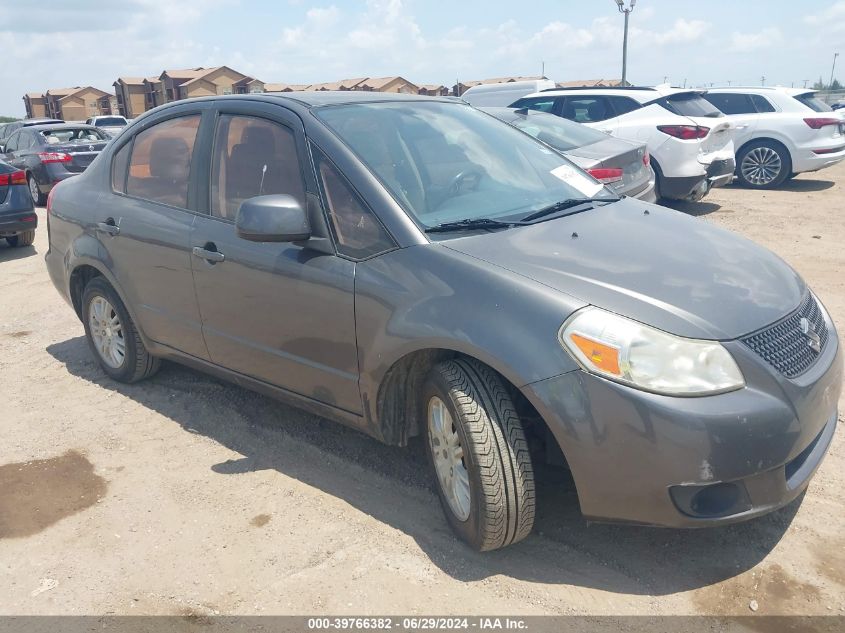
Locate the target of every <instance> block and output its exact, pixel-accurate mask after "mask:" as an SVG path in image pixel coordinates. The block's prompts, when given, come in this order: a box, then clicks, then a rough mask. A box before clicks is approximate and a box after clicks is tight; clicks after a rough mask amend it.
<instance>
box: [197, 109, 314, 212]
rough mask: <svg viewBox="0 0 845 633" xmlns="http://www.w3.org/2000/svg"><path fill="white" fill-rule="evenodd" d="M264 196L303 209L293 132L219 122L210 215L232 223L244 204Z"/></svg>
mask: <svg viewBox="0 0 845 633" xmlns="http://www.w3.org/2000/svg"><path fill="white" fill-rule="evenodd" d="M270 194H287V195H290V196H293V197H294V198H295V199H296V200H297V201H298V202H299V204H301V205H302V206H303V207H305V184H304V183H303V180H302V170H301V169H300V166H299V156H298V154H297V152H296V139H295V138H294V135H293V132H291V130H290V129H288V128H286V127H285V126H283V125H281V124H279V123H275V122H273V121H268V120H267V119H260V118H257V117H251V116H237V115H229V114H226V115H223V116H221V117H220V118H219V119H218V121H217V131H216V133H215V138H214V156H213V159H212V166H211V214H212V215H214V216H217V217H220V218H226V219H228V220H234V219H235V216H237V214H238V209H239V208H240V206H241V203H242V202H243V201H244V200H247V199H248V198H253V197H255V196H263V195H270Z"/></svg>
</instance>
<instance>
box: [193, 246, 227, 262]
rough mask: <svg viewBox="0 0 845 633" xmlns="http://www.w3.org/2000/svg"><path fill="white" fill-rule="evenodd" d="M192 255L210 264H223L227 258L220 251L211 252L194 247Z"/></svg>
mask: <svg viewBox="0 0 845 633" xmlns="http://www.w3.org/2000/svg"><path fill="white" fill-rule="evenodd" d="M191 253H193V255H194V257H199V258H200V259H204V260H206V261H208V262H215V263H216V262H222V261H223V260H225V259H226V256H225V255H224V254H223V253H220V252H218V251H210V250H208V249H205V248H202V247H201V246H194V248H192V249H191Z"/></svg>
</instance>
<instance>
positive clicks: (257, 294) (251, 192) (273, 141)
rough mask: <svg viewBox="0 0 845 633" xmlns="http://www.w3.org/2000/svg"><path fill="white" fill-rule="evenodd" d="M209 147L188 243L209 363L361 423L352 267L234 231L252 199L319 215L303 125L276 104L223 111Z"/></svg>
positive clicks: (240, 104)
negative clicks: (288, 201)
mask: <svg viewBox="0 0 845 633" xmlns="http://www.w3.org/2000/svg"><path fill="white" fill-rule="evenodd" d="M213 139H214V140H213V144H212V145H211V151H210V152H208V153H207V154H205V155H204V158H205V160H206V165H205V167H204V168H203V173H206V174H210V182H208V181H207V182H206V184H205V186H203V188H202V195H201V197H200V199H201V200H202V202H201V205H202V206H201V210H202V211H203V212H204V213H203V214H202V215H198V216H197V221H196V224H195V226H194V228H193V232H192V235H191V246H192V248H194V249H195V252H196V254H195V256H194V257H192V258H191V260H192V265H193V274H194V280H195V288H196V296H197V299H198V301H199V307H200V312H201V314H202V323H203V333H204V336H205V341H206V344H207V346H208V352H209V355H210V357H211V360H212V361H213V362H214V363H216V364H218V365H221V366H223V367H226V368H228V369H231V370H234V371H236V372H239V373H242V374H245V375H247V376H251V377H253V378H257V379H259V380H262V381H264V382H267V383H270V384H273V385H276V386H279V387H282V388H284V389H287V390H289V391H292V392H294V393H297V394H300V395H303V396H306V397H309V398H312V399H314V400H317V401H319V402H322V403H325V404H329V405H332V406H335V407H338V408H340V409H343V410H345V411H349V412H352V413H356V414H360V413H361V412H362V407H361V396H360V391H359V389H358V351H357V344H356V339H355V301H354V289H355V262H354V261H351V260H350V259H347V258H343V257H339V256H337V255H334V254H331V255H329V254H325V253H318V252H315V251H313V250H308V249H304V248H302V247H301V246H297V245H295V244H290V243H270V242H267V243H259V242H251V241H247V240H245V239H242V238H240V237H238V235H237V233H236V232H235V224H234V220H235V218H236V216H237V212H238V207H239V206H240V203H241V202H243V201H244V200H246V199H248V198H251V197H254V196H259V195H267V194H288V195H291V196H293V197H294V198H295V199H296V200H297V201H299V203H300V204H301V205H303V207H305V206H306V205H314V204H316V205H318V208H319V204H320V203H319V197H318V194H317V186H316V180H315V176H314V172H313V169H312V168H311V166H310V161H309V160H308V158H307V150H306V146H305V135H304V131H303V127H302V122H301V121H300V120H299V118H298V117H297V116H296V115H295V114H294V113H293V112H291V111H290V110H287V109H286V108H283V107H281V106H279V105H273V104H267V103H259V102H248V101H229V102H222V103H220V104H219V105H218V110H217V112H216V119H215V123H214V136H213ZM209 154H210V155H209ZM306 192H307V193H306ZM209 253H214V254H215V255H214V256H209Z"/></svg>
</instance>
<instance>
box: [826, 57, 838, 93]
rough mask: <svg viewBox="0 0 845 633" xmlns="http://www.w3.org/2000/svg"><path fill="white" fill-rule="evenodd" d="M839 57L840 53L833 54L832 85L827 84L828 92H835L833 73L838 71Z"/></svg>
mask: <svg viewBox="0 0 845 633" xmlns="http://www.w3.org/2000/svg"><path fill="white" fill-rule="evenodd" d="M837 57H839V53H834V54H833V66H831V67H830V83H829V84H827V90H828V92H831V91H832V90H833V71H834V70H836V58H837Z"/></svg>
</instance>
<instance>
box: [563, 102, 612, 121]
mask: <svg viewBox="0 0 845 633" xmlns="http://www.w3.org/2000/svg"><path fill="white" fill-rule="evenodd" d="M561 116H562V117H563V118H564V119H569V120H570V121H576V122H578V123H594V122H596V121H604V120H605V119H609V118H611V117H614V116H616V114H615V113H614V112H613V108H612V107H611V106H610V103H609V102H608V100H607V99H606V98H605V97H567V98H566V102H565V103H564V104H563V111H562V112H561Z"/></svg>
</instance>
